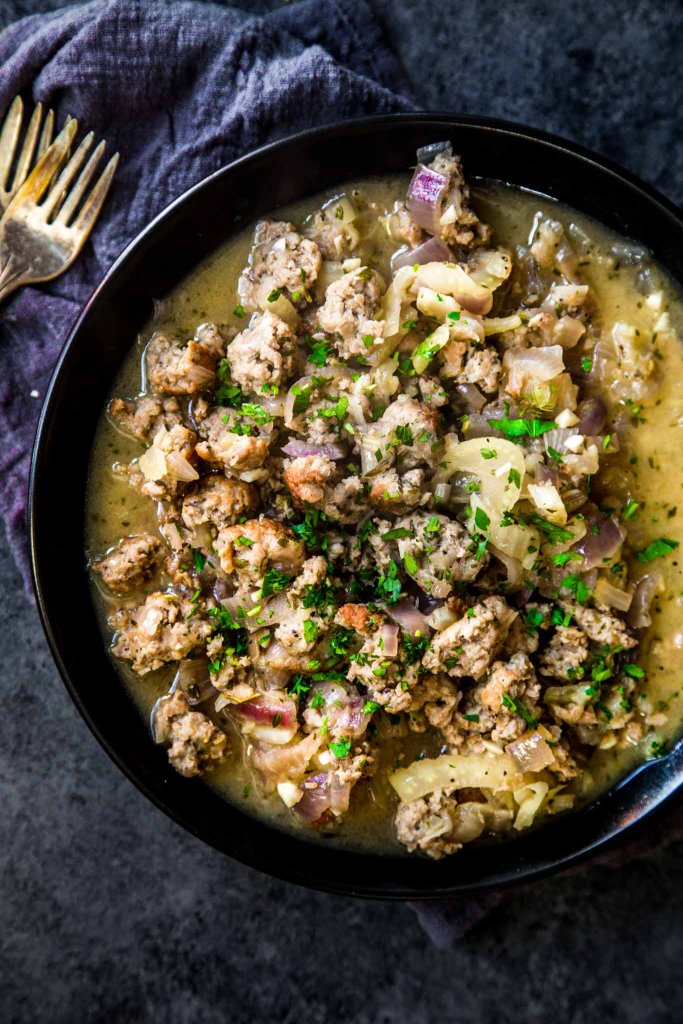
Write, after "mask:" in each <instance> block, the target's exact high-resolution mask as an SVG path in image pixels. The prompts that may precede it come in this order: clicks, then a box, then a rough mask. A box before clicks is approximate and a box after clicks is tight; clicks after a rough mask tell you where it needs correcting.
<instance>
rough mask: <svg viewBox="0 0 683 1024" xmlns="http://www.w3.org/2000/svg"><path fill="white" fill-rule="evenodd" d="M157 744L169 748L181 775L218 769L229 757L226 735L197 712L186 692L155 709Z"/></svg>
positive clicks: (158, 705)
mask: <svg viewBox="0 0 683 1024" xmlns="http://www.w3.org/2000/svg"><path fill="white" fill-rule="evenodd" d="M154 735H155V738H156V741H157V743H164V744H168V745H169V750H168V759H169V761H170V762H171V764H172V765H173V767H174V768H175V769H176V771H178V772H180V774H181V775H185V776H187V777H190V776H193V775H201V774H203V773H204V772H207V771H210V770H211V769H212V768H215V767H217V766H218V765H219V764H220V763H221V762H222V761H223V760H224V759H225V756H226V755H227V753H228V749H229V748H228V740H227V737H226V735H225V733H224V732H221V730H220V729H218V728H216V726H215V725H214V724H213V722H212V721H211V720H210V719H209V718H207V716H206V715H204V714H202V713H201V711H193V710H192V708H191V707H190V703H189V701H188V699H187V697H186V695H185V694H184V693H183V692H182V690H176V691H175V692H174V693H172V694H171V695H170V697H163V698H162V699H161V700H160V701H159V702H158V704H157V705H156V707H155V709H154Z"/></svg>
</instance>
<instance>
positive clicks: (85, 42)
mask: <svg viewBox="0 0 683 1024" xmlns="http://www.w3.org/2000/svg"><path fill="white" fill-rule="evenodd" d="M0 67H2V75H1V76H0V116H4V112H5V111H6V109H7V107H8V106H9V104H10V102H11V100H12V98H13V97H14V96H15V95H16V94H17V93H19V92H21V93H23V94H24V96H25V97H26V98H27V99H32V100H34V101H37V100H42V102H43V103H44V104H46V105H47V106H48V107H53V108H54V109H55V111H56V112H57V114H58V117H59V123H60V125H61V123H62V121H63V119H64V117H65V116H66V115H67V114H70V115H72V116H73V117H76V118H77V119H78V120H79V122H80V124H81V126H82V127H83V129H85V130H90V129H92V130H93V131H95V132H96V133H97V135H98V136H100V137H104V138H106V139H107V141H108V142H109V144H110V146H111V151H114V150H119V151H120V153H121V163H120V165H119V169H118V171H117V175H116V178H115V182H114V188H113V190H112V192H111V193H110V196H109V198H108V201H107V203H106V205H105V207H104V211H103V214H102V216H101V218H100V220H99V222H98V224H97V225H96V227H95V230H94V232H93V234H92V236H91V239H90V241H89V243H88V245H87V246H86V249H85V250H84V252H83V254H82V255H81V256H80V258H79V259H78V261H77V262H76V263H75V265H74V266H73V267H72V269H71V270H70V271H69V272H68V273H67V274H65V275H64V277H61V278H58V279H57V280H56V281H53V282H51V283H49V284H45V285H41V286H39V287H37V288H26V289H23V290H22V291H20V292H18V293H16V294H15V295H14V296H13V298H12V299H11V300H10V301H9V302H8V303H7V304H6V305H5V306H3V307H2V308H1V309H0V358H1V360H2V379H1V380H0V432H1V433H2V438H3V445H2V450H1V452H0V474H1V475H2V480H3V487H2V492H1V493H0V513H1V514H2V516H3V518H4V520H5V524H6V527H7V533H8V537H9V541H10V544H11V547H12V550H13V552H14V556H15V558H16V560H17V563H18V564H19V567H20V569H21V571H22V574H23V577H24V580H25V582H26V585H27V587H28V589H29V590H30V575H29V561H28V545H27V537H26V525H25V518H26V491H27V480H28V471H29V458H30V450H31V445H32V441H33V435H34V431H35V426H36V421H37V418H38V412H39V409H40V405H41V400H42V397H43V395H44V393H45V388H46V385H47V383H48V380H49V378H50V373H51V370H52V368H53V366H54V364H55V362H56V359H57V356H58V354H59V351H60V349H61V347H62V345H63V343H64V341H65V339H66V336H67V334H68V331H69V328H70V327H71V326H72V324H73V322H74V320H75V319H76V317H77V315H78V313H79V310H80V309H81V307H82V305H83V303H84V302H85V301H86V299H87V298H88V296H89V295H90V293H91V292H92V291H93V289H94V287H95V285H96V284H97V283H98V281H99V279H100V278H101V277H102V275H103V274H104V272H105V271H106V270H107V268H108V267H109V266H110V265H111V263H112V262H113V260H114V259H115V258H116V257H117V256H118V255H119V253H120V252H121V251H122V249H123V248H124V247H125V246H126V244H127V243H128V242H130V241H131V239H132V238H134V237H135V235H136V234H137V233H138V232H139V231H140V230H141V229H142V228H143V227H144V226H145V225H146V224H147V223H148V222H149V221H150V220H151V219H152V218H153V217H154V216H156V214H158V213H159V212H160V211H161V210H163V209H164V207H165V206H167V205H168V203H169V202H170V201H171V200H172V199H175V198H176V197H177V196H179V195H180V194H181V193H182V192H184V191H185V190H186V189H188V188H189V187H190V186H191V185H194V184H195V183H196V182H198V181H200V180H201V179H202V178H204V177H205V176H206V175H207V174H210V173H211V172H212V171H215V170H217V169H218V168H219V167H222V166H224V165H225V164H227V163H229V162H230V161H231V160H234V159H235V158H236V157H239V156H241V155H242V154H243V153H245V152H248V151H249V150H253V149H255V148H256V147H258V146H261V145H263V144H265V143H267V142H271V141H273V140H274V139H278V138H281V137H283V136H285V135H288V134H291V133H292V132H295V131H299V130H302V129H305V128H310V127H313V126H315V125H319V124H324V123H328V122H330V121H337V120H343V119H345V118H350V117H358V116H361V115H363V114H374V113H389V112H392V111H397V110H406V109H410V107H411V103H410V101H409V100H408V99H407V98H406V95H405V94H407V89H408V86H407V82H406V80H405V78H404V76H403V72H402V70H401V67H400V65H399V63H398V62H397V60H396V59H395V57H394V56H393V55H392V53H391V51H390V50H389V48H388V46H387V43H386V41H385V40H384V38H383V35H382V32H381V29H380V27H379V25H378V24H377V22H376V20H375V18H374V15H373V14H372V12H371V10H370V8H369V7H368V6H367V5H366V2H365V0H303V2H301V3H297V4H293V5H290V6H287V7H283V8H282V9H281V10H277V11H275V12H273V13H271V14H267V15H265V16H264V17H258V18H257V17H253V16H250V15H248V14H246V13H245V12H243V11H238V10H235V9H233V8H228V7H218V6H216V5H213V4H206V3H164V2H144V3H140V2H136V0H95V2H94V3H90V4H84V5H83V6H77V7H71V8H65V9H62V10H60V11H56V12H54V13H52V14H48V15H36V16H34V17H30V18H26V19H24V20H23V21H20V22H17V23H16V24H14V25H12V26H10V27H9V28H8V29H6V30H5V31H4V32H3V33H2V34H1V35H0Z"/></svg>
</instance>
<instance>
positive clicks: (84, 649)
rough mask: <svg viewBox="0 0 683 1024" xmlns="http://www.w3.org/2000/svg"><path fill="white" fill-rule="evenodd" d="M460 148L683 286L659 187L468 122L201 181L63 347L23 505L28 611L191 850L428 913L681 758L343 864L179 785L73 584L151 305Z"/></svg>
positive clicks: (661, 790) (599, 833) (605, 810)
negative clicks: (425, 907) (645, 255)
mask: <svg viewBox="0 0 683 1024" xmlns="http://www.w3.org/2000/svg"><path fill="white" fill-rule="evenodd" d="M442 138H450V139H452V140H453V143H454V146H455V149H456V151H457V152H458V153H461V154H462V156H463V158H464V161H465V167H466V170H467V173H468V177H469V178H470V179H471V180H472V179H474V178H476V177H482V178H497V179H501V180H504V181H507V182H509V183H511V184H514V185H518V186H523V187H524V188H527V189H531V190H533V191H535V192H538V193H542V194H543V195H545V196H550V197H552V198H554V199H558V200H560V201H562V202H564V203H567V204H569V205H570V206H574V207H575V208H577V209H579V210H581V211H583V212H584V213H587V214H590V215H591V216H593V217H595V218H596V219H597V220H599V221H602V223H603V224H606V225H607V226H608V227H610V228H613V229H615V230H616V231H618V232H620V233H621V234H623V235H625V236H627V237H629V238H632V239H634V240H636V241H637V242H640V243H642V244H644V245H646V246H647V247H648V248H650V249H651V250H652V251H653V253H654V254H655V256H656V258H657V260H658V261H659V262H660V263H661V264H662V265H663V266H664V267H665V268H666V269H667V270H668V271H669V272H670V274H671V275H672V276H673V277H674V278H675V279H677V280H678V281H679V282H680V281H683V221H682V219H681V215H680V214H679V212H678V210H677V209H676V208H675V207H674V206H673V205H672V204H671V203H669V202H668V201H667V200H666V199H664V198H663V197H662V196H660V195H658V194H657V193H656V192H655V191H654V190H653V189H651V188H649V187H648V186H647V185H644V184H643V183H642V182H640V181H638V180H637V179H636V178H634V177H633V176H632V175H629V174H627V173H625V172H624V171H622V170H621V169H619V168H618V167H615V166H613V165H611V164H610V163H608V162H607V161H605V160H602V159H601V158H599V157H596V156H594V155H593V154H592V153H589V152H586V151H585V150H583V149H580V148H579V147H577V146H573V145H571V144H570V143H567V142H564V141H563V140H561V139H557V138H553V137H551V136H549V135H545V134H543V133H541V132H535V131H532V130H530V129H527V128H524V127H519V126H517V125H512V124H506V123H505V122H500V121H490V120H484V119H479V118H466V117H452V116H448V115H431V114H403V115H395V116H387V117H377V118H365V119H363V120H359V121H353V122H348V123H345V124H340V125H334V126H330V127H327V128H323V129H320V130H315V131H309V132H306V133H304V134H301V135H297V136H295V137H294V138H291V139H287V140H285V141H283V142H279V143H275V144H274V145H271V146H267V147H265V148H264V149H261V150H259V151H258V152H256V153H253V154H252V155H250V156H247V157H244V158H243V159H242V160H238V161H237V162H236V163H234V164H231V165H230V166H229V167H226V168H224V169H223V170H221V171H218V172H217V173H216V174H214V175H212V176H211V177H210V178H207V179H206V180H205V181H203V182H201V183H200V184H199V185H197V186H196V187H195V188H193V189H191V190H190V191H189V192H187V193H186V194H185V195H184V196H182V197H181V198H180V199H178V200H177V201H176V202H174V203H173V204H172V205H171V206H170V207H169V208H168V209H167V210H166V211H165V212H164V213H163V214H162V215H161V216H160V217H158V218H157V219H156V220H155V221H153V222H152V224H150V226H149V227H148V228H146V229H145V231H143V232H142V234H141V235H139V236H138V238H137V239H136V240H135V241H134V242H133V243H132V244H131V245H130V246H129V247H128V249H127V250H126V251H125V253H124V254H123V255H122V256H121V257H120V258H119V259H118V260H117V262H116V263H115V264H114V266H113V267H112V268H111V270H110V271H109V273H108V274H107V275H106V277H105V279H104V281H103V282H102V283H101V284H100V286H99V288H98V289H97V291H96V292H95V293H94V295H93V296H92V298H91V299H90V301H89V303H88V305H87V306H86V308H85V310H84V312H83V314H82V315H81V317H80V319H79V321H78V323H77V324H76V327H75V328H74V330H73V331H72V333H71V336H70V338H69V340H68V342H67V344H66V347H65V349H64V351H63V353H62V355H61V358H60V360H59V364H58V366H57V369H56V371H55V374H54V376H53V378H52V382H51V384H50V387H49V390H48V394H47V398H46V401H45V406H44V408H43V412H42V416H41V420H40V425H39V428H38V434H37V439H36V445H35V450H34V456H33V465H32V470H31V493H30V503H29V517H30V534H31V545H32V556H33V571H34V580H35V588H36V594H37V598H38V606H39V608H40V614H41V617H42V620H43V625H44V628H45V632H46V634H47V637H48V640H49V643H50V646H51V648H52V652H53V655H54V657H55V660H56V662H57V665H58V667H59V670H60V673H61V675H62V678H63V679H64V683H65V685H66V687H67V689H68V691H69V693H70V694H71V697H72V699H73V701H74V703H75V704H76V706H77V707H78V709H79V711H80V712H81V714H82V715H83V717H84V719H85V720H86V722H87V724H88V725H89V726H90V728H91V730H92V731H93V733H94V734H95V736H96V737H97V738H98V740H99V741H100V743H101V744H102V746H103V747H104V748H105V750H107V752H108V753H109V755H110V756H111V757H112V758H113V760H114V761H115V762H116V763H117V764H118V765H119V767H120V768H121V769H122V770H123V771H124V772H125V773H126V774H127V775H128V777H129V778H130V779H131V780H132V781H133V782H134V783H135V784H136V785H137V786H138V787H139V788H140V789H141V790H142V792H143V793H145V794H146V795H147V796H148V797H149V798H150V799H151V800H153V801H154V803H156V804H157V806H158V807H160V808H162V810H164V811H165V812H166V813H167V814H168V815H170V816H171V817H172V818H173V819H174V820H175V821H177V822H178V823H179V824H181V825H182V826H183V827H184V828H186V829H188V830H189V831H190V832H192V833H193V834H194V835H196V836H198V837H199V838H201V839H203V840H204V841H205V842H207V843H210V844H211V845H212V846H215V847H216V848H217V849H219V850H222V851H223V852H225V853H227V854H229V855H230V856H231V857H234V858H236V859H237V860H239V861H242V862H243V863H245V864H248V865H250V866H252V867H256V868H259V869H261V870H263V871H267V872H269V873H270V874H273V875H277V876H279V877H281V878H285V879H288V880H290V881H293V882H298V883H300V884H302V885H307V886H312V887H314V888H318V889H324V890H330V891H334V892H344V893H350V894H355V895H359V896H361V895H362V896H375V897H383V898H392V897H393V898H401V897H411V898H436V897H442V896H447V895H451V894H453V893H457V892H464V891H475V890H482V889H485V888H489V887H493V886H501V885H506V884H510V883H514V882H518V881H522V880H529V879H530V878H533V877H537V876H539V875H541V874H545V873H548V872H550V871H553V870H557V869H559V868H560V867H562V866H566V865H568V864H570V863H572V862H574V861H576V860H577V859H578V858H580V857H582V856H585V855H586V854H587V853H588V852H589V851H591V850H594V849H595V848H596V847H598V846H600V845H601V844H603V843H605V842H606V841H607V840H609V839H611V838H613V837H615V836H616V835H617V834H619V833H621V832H623V830H624V829H626V828H627V827H629V826H630V825H632V824H633V823H634V822H636V821H638V820H640V819H642V818H643V817H644V816H645V815H647V814H648V813H649V812H651V811H652V810H653V809H654V808H655V807H657V806H658V805H659V804H661V802H662V801H663V800H664V799H665V798H666V797H668V796H669V795H670V794H671V793H672V792H673V791H674V790H675V789H676V788H677V787H678V786H680V784H681V782H682V781H683V755H680V754H679V752H677V751H675V752H674V754H673V755H670V756H669V757H668V758H665V759H662V760H660V761H659V762H652V763H650V764H648V765H645V766H642V767H641V768H640V769H638V770H637V771H635V772H634V773H632V774H631V775H630V776H629V777H628V778H627V779H625V780H624V781H622V782H621V783H620V784H619V785H617V786H615V787H614V788H613V789H612V790H611V791H609V792H608V793H606V794H605V795H604V796H602V797H601V798H600V799H598V800H596V801H595V802H594V803H593V804H592V805H591V806H589V807H587V808H586V809H584V810H582V811H580V812H577V813H575V814H570V815H567V816H565V817H564V818H558V819H555V820H551V821H549V822H548V823H547V824H546V825H544V826H543V827H541V828H539V829H537V830H535V831H531V832H528V833H525V834H523V835H521V836H519V837H516V838H514V839H511V840H508V841H505V842H500V843H497V844H491V845H483V846H480V847H470V848H465V849H464V850H463V851H462V852H460V853H459V854H458V855H457V857H455V858H451V859H446V860H444V861H440V862H432V861H429V860H428V859H426V858H421V857H399V856H380V855H370V854H367V853H354V852H348V851H341V850H337V849H335V848H334V847H333V846H331V845H330V846H324V845H321V844H320V843H315V842H307V841H305V840H303V839H299V838H294V837H293V836H292V835H290V834H285V833H283V832H280V831H277V830H275V829H274V828H272V827H271V826H268V825H267V824H265V823H264V822H262V821H259V820H257V819H255V818H252V817H249V816H247V815H245V814H244V813H242V812H240V811H239V810H237V809H236V808H234V807H232V806H231V805H230V804H228V803H226V802H225V801H223V800H221V799H220V798H219V797H218V796H217V795H216V794H214V793H213V792H212V791H211V790H210V789H209V788H208V787H207V786H205V785H203V784H202V783H201V782H198V781H189V780H186V779H183V778H181V776H179V775H177V774H176V773H175V772H174V771H173V770H172V769H171V768H170V767H169V765H168V761H167V759H166V755H165V752H164V751H163V750H162V749H161V748H159V747H156V746H154V745H153V743H152V741H151V739H150V736H149V732H148V729H147V723H146V722H144V721H143V720H142V718H141V716H140V714H139V712H138V711H137V709H136V708H135V706H134V705H133V703H132V701H131V699H130V698H129V697H128V695H127V693H126V691H125V689H124V687H123V686H122V685H121V682H120V680H119V679H118V678H117V675H116V673H115V671H114V669H113V667H112V665H111V663H110V661H109V658H108V656H107V654H106V652H105V648H104V644H103V642H102V638H101V633H100V629H99V626H98V623H97V619H96V617H95V610H94V607H93V603H92V600H91V595H90V590H89V585H88V579H87V576H86V572H85V570H84V555H83V549H84V537H83V520H84V517H83V508H84V502H85V492H86V476H87V469H88V460H89V456H90V452H91V447H92V443H93V437H94V434H95V428H96V425H97V420H98V417H99V415H100V413H101V411H102V407H103V405H104V402H105V398H106V395H107V392H108V389H109V388H110V386H111V383H112V381H113V378H114V376H115V374H116V373H117V371H118V370H119V368H120V366H121V363H122V361H123V359H124V358H125V356H126V354H127V352H128V351H129V348H130V346H131V344H132V343H133V340H134V338H135V335H136V332H137V331H138V330H139V329H140V328H141V326H142V325H143V324H144V322H145V321H146V320H147V319H148V318H149V316H150V314H151V312H152V303H153V300H154V298H155V297H159V296H161V295H163V294H164V293H165V292H167V291H168V290H169V289H171V288H172V287H173V286H174V285H175V284H176V283H177V282H178V281H179V280H180V279H181V278H182V277H183V276H184V275H185V274H187V272H188V271H190V270H191V269H192V268H193V267H194V266H195V265H196V264H197V263H198V262H199V261H200V260H201V259H203V258H204V257H205V256H206V255H207V254H209V253H210V252H211V251H212V250H213V249H214V248H215V247H216V246H218V245H220V244H221V243H223V242H224V241H225V240H226V239H227V238H229V236H230V235H231V233H233V232H234V231H235V230H236V224H238V225H242V224H244V223H245V222H248V221H250V220H252V219H254V218H256V217H258V216H260V215H263V214H266V213H268V212H270V211H272V210H273V209H274V208H275V207H276V206H278V205H279V204H282V203H287V202H290V201H291V200H294V199H298V198H301V197H304V196H306V195H307V194H310V193H313V192H317V191H319V190H321V189H328V188H330V187H332V186H334V185H336V184H339V183H342V182H344V181H346V180H348V179H349V178H352V177H357V176H363V175H371V174H383V173H403V174H405V175H406V176H407V173H408V168H409V167H410V166H411V164H412V163H413V162H414V155H415V150H416V148H417V147H418V146H422V145H425V144H426V143H429V142H434V141H436V140H439V139H442Z"/></svg>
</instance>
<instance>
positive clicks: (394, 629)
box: [381, 622, 398, 658]
mask: <svg viewBox="0 0 683 1024" xmlns="http://www.w3.org/2000/svg"><path fill="white" fill-rule="evenodd" d="M381 638H382V654H383V655H384V656H385V657H387V658H395V657H396V655H397V654H398V625H396V624H393V625H392V623H390V622H385V624H384V625H383V626H382V632H381Z"/></svg>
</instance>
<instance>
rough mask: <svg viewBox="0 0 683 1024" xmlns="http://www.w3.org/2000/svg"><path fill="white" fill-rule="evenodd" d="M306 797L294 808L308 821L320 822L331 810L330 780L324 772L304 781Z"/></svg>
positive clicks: (310, 776)
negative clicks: (326, 812)
mask: <svg viewBox="0 0 683 1024" xmlns="http://www.w3.org/2000/svg"><path fill="white" fill-rule="evenodd" d="M303 793H304V795H303V796H302V797H301V800H299V801H298V803H297V804H296V805H295V807H294V811H295V813H296V814H299V815H301V817H302V818H305V819H306V821H318V819H319V818H321V817H322V816H323V814H324V813H325V811H328V810H329V809H330V780H329V778H328V776H327V775H326V774H325V773H324V772H320V773H319V774H318V775H309V776H308V778H307V779H305V780H304V789H303Z"/></svg>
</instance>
